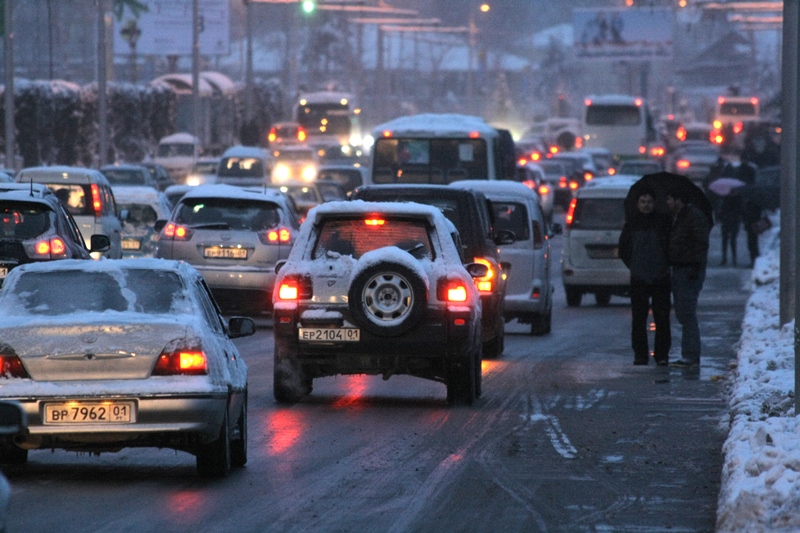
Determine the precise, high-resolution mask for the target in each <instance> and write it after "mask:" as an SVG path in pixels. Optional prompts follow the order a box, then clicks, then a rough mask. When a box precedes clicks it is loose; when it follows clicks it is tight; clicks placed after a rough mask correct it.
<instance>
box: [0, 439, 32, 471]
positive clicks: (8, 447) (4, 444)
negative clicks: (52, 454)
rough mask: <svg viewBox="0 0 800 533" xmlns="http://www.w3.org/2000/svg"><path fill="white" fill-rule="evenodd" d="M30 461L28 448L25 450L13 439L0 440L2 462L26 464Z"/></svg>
mask: <svg viewBox="0 0 800 533" xmlns="http://www.w3.org/2000/svg"><path fill="white" fill-rule="evenodd" d="M27 462H28V450H23V449H22V448H20V447H19V446H17V445H16V444H14V442H13V441H12V440H11V438H7V439H2V440H0V464H4V465H24V464H25V463H27Z"/></svg>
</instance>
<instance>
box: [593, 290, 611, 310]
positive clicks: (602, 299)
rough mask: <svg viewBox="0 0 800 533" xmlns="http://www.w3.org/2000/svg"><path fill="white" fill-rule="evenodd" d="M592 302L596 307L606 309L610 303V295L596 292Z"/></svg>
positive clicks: (605, 292)
mask: <svg viewBox="0 0 800 533" xmlns="http://www.w3.org/2000/svg"><path fill="white" fill-rule="evenodd" d="M594 301H595V303H596V304H597V305H598V307H606V306H607V305H608V304H609V303H611V293H610V292H607V291H597V292H596V293H594Z"/></svg>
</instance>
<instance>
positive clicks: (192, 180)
mask: <svg viewBox="0 0 800 533" xmlns="http://www.w3.org/2000/svg"><path fill="white" fill-rule="evenodd" d="M186 185H191V186H192V187H197V186H198V185H200V176H186Z"/></svg>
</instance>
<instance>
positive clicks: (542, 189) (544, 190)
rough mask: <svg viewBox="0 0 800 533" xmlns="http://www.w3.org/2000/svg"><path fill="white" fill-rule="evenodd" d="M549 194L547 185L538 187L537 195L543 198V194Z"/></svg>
mask: <svg viewBox="0 0 800 533" xmlns="http://www.w3.org/2000/svg"><path fill="white" fill-rule="evenodd" d="M549 192H550V187H548V186H547V185H539V195H540V196H544V195H545V194H547V193H549Z"/></svg>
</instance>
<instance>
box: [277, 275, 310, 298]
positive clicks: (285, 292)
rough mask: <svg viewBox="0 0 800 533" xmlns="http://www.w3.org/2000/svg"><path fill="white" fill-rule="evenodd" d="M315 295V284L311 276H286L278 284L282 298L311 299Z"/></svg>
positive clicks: (279, 295)
mask: <svg viewBox="0 0 800 533" xmlns="http://www.w3.org/2000/svg"><path fill="white" fill-rule="evenodd" d="M313 295H314V284H313V283H312V281H311V278H308V277H298V276H286V277H285V278H283V280H282V281H281V284H280V285H279V286H278V299H280V300H310V299H311V297H312V296H313Z"/></svg>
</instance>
